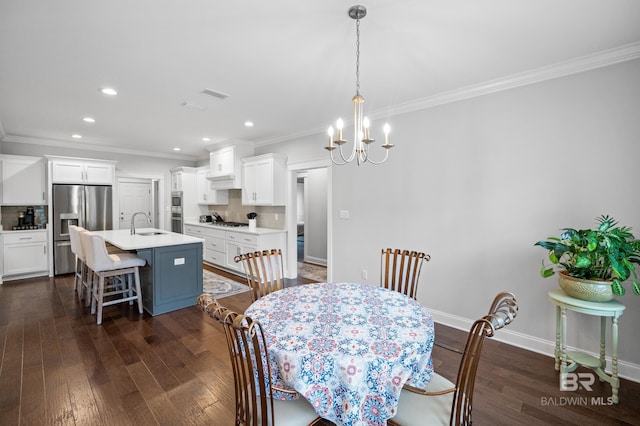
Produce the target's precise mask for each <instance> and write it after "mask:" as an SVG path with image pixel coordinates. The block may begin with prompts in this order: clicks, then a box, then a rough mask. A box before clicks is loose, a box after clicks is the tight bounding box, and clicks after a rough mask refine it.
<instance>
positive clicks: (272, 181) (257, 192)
mask: <svg viewBox="0 0 640 426" xmlns="http://www.w3.org/2000/svg"><path fill="white" fill-rule="evenodd" d="M286 160H287V157H286V156H284V155H281V154H264V155H259V156H256V157H250V158H245V159H244V160H243V161H242V162H243V165H242V169H243V182H242V204H243V205H245V206H281V205H284V204H285V201H286V200H285V198H286V171H287V166H286Z"/></svg>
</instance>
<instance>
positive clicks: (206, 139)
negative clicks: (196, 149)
mask: <svg viewBox="0 0 640 426" xmlns="http://www.w3.org/2000/svg"><path fill="white" fill-rule="evenodd" d="M202 140H203V142H209V141H210V140H211V139H209V138H202Z"/></svg>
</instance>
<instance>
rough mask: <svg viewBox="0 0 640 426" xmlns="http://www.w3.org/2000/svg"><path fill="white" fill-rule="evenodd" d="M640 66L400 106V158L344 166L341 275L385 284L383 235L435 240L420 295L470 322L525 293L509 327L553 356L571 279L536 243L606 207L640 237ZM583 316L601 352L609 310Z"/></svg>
mask: <svg viewBox="0 0 640 426" xmlns="http://www.w3.org/2000/svg"><path fill="white" fill-rule="evenodd" d="M639 76H640V60H635V61H632V62H627V63H623V64H618V65H613V66H610V67H606V68H600V69H596V70H592V71H589V72H584V73H580V74H575V75H571V76H568V77H563V78H558V79H554V80H550V81H546V82H542V83H537V84H534V85H529V86H524V87H520V88H515V89H511V90H508V91H503V92H499V93H495V94H491V95H486V96H482V97H477V98H472V99H468V100H464V101H459V102H455V103H451V104H447V105H442V106H439V107H434V108H430V109H426V110H422V111H418V112H414V113H410V114H404V115H400V116H394V117H391V119H390V120H389V121H390V122H391V125H392V131H393V133H392V142H393V143H395V144H396V147H395V148H394V149H393V150H392V151H391V158H390V160H389V161H388V162H387V163H385V164H384V165H381V166H372V165H364V166H360V167H357V166H355V165H354V164H351V165H347V166H335V167H333V178H332V182H333V187H332V192H333V199H332V202H333V209H332V211H331V215H332V220H333V224H334V225H333V235H332V237H333V256H332V259H330V260H329V261H330V262H332V265H333V279H334V280H336V281H362V279H361V278H360V277H361V270H362V269H367V270H368V272H369V274H368V275H369V278H370V279H369V282H371V283H372V284H375V283H377V281H378V276H379V275H378V271H379V265H380V259H379V251H380V249H381V248H382V247H400V248H407V249H416V250H422V251H425V252H426V253H429V254H430V255H431V256H432V259H431V261H430V262H429V263H427V264H426V265H425V266H424V268H423V271H422V275H421V280H420V281H421V284H420V288H419V293H418V299H419V301H420V302H422V303H423V304H425V305H426V306H427V307H429V308H430V309H431V310H432V312H433V313H434V317H436V319H437V320H440V321H442V322H445V323H449V324H452V325H455V326H459V327H466V324H467V323H468V321H471V320H472V319H475V318H477V317H479V316H481V315H484V314H485V313H486V310H487V309H488V307H489V304H490V301H491V299H492V298H493V296H494V295H495V294H496V293H497V292H499V291H501V290H508V291H512V292H514V293H515V294H516V296H517V298H518V301H519V304H520V313H519V316H518V319H517V320H516V321H515V322H514V323H513V325H512V326H510V327H509V329H508V330H504V332H501V333H500V334H499V338H503V339H506V340H508V341H510V342H511V343H515V344H518V345H520V346H526V347H529V348H532V349H534V350H538V351H542V352H545V353H547V354H552V351H553V347H552V346H551V342H553V340H554V339H555V312H554V309H553V307H552V305H551V303H550V302H549V300H548V297H547V293H548V291H550V290H553V289H556V288H557V287H558V285H557V281H556V279H555V278H550V279H546V280H545V279H542V278H541V277H540V276H539V267H540V262H541V260H542V258H543V257H544V256H545V252H544V251H543V250H542V249H540V248H539V247H534V245H533V244H534V243H535V242H536V241H538V240H540V239H544V238H546V237H548V236H550V235H556V234H557V231H558V229H559V228H563V227H566V226H572V227H578V228H584V227H590V226H592V225H593V224H594V223H595V222H594V219H595V218H596V217H597V216H599V215H600V214H610V215H613V216H614V217H615V218H616V219H618V220H619V221H620V222H621V223H622V224H624V225H627V226H631V227H633V229H634V230H635V232H636V236H637V237H640V214H639V212H640V203H639V200H638V193H637V191H636V190H635V185H636V183H637V182H638V181H640V168H639V167H638V158H639V154H640V140H639V136H640V120H639V119H638V117H639V116H640V78H639ZM346 99H347V101H348V97H347V98H346ZM374 137H375V136H374ZM378 138H379V136H378ZM325 143H326V141H325V136H324V135H323V134H319V135H315V136H313V137H308V138H305V139H304V140H298V141H296V142H295V143H293V142H288V143H282V144H278V145H272V146H269V147H262V148H261V149H262V150H264V151H265V152H266V151H278V152H284V153H286V154H287V155H288V156H289V161H294V162H296V161H305V160H314V159H317V158H319V157H321V156H323V155H325V152H326V151H324V149H323V146H324V144H325ZM340 210H349V212H350V219H349V220H344V219H339V216H338V213H339V211H340ZM621 301H622V302H623V303H625V304H626V306H627V309H626V311H625V313H624V315H623V316H622V318H621V319H620V347H619V358H620V360H621V361H622V362H621V370H620V371H621V375H623V376H627V377H630V376H631V377H633V378H635V380H640V370H639V369H638V367H639V365H640V344H639V343H638V341H637V340H636V330H635V324H636V323H637V322H638V319H639V311H640V297H637V296H634V295H631V294H629V295H627V296H625V297H624V298H622V299H621ZM569 327H570V333H569V336H568V344H569V345H571V346H576V347H579V348H583V349H586V350H589V351H592V352H597V351H598V349H599V340H598V333H599V322H598V321H597V320H596V319H595V318H592V317H586V316H582V317H581V316H579V315H577V314H575V315H571V316H570V317H569ZM551 362H552V361H550V365H549V367H550V368H553V366H552V364H551Z"/></svg>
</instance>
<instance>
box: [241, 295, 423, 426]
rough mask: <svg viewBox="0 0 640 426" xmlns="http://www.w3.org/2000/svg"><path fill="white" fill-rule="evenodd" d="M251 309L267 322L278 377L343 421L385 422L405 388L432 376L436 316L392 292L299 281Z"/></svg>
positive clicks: (273, 370)
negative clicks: (300, 283) (433, 316)
mask: <svg viewBox="0 0 640 426" xmlns="http://www.w3.org/2000/svg"><path fill="white" fill-rule="evenodd" d="M245 315H246V316H249V317H251V318H253V320H256V321H259V322H260V323H261V324H262V327H263V330H264V333H265V338H266V342H267V351H268V356H269V363H270V365H271V376H272V383H274V385H276V386H279V387H283V388H287V389H292V390H295V391H297V392H298V394H299V395H301V396H302V397H304V398H306V399H307V400H308V401H309V402H310V403H311V404H312V405H313V407H314V408H315V410H316V412H317V413H318V415H319V416H320V417H322V418H325V419H327V420H330V421H332V422H334V423H336V424H337V425H348V426H351V425H386V422H387V420H388V419H389V418H392V417H393V416H395V414H396V410H397V407H398V398H399V397H400V391H401V390H402V386H403V385H404V384H405V383H410V384H411V385H412V386H416V387H420V388H424V387H425V386H426V385H427V384H428V383H429V381H430V380H431V377H432V375H433V363H432V360H431V350H432V347H433V339H434V326H433V319H432V317H431V315H430V314H429V312H428V311H427V309H426V308H425V307H424V306H422V305H421V304H420V303H418V302H417V301H416V300H414V299H412V298H410V297H408V296H406V295H404V294H401V293H398V292H395V291H392V290H388V289H385V288H381V287H377V286H372V285H367V284H357V283H317V284H304V285H298V286H294V287H289V288H285V289H283V290H280V291H276V292H273V293H270V294H268V295H266V296H264V297H262V298H260V299H258V300H257V301H255V302H254V303H253V304H252V305H251V306H249V308H248V309H247V310H246V311H245ZM287 397H289V398H290V396H287V394H284V393H277V392H276V393H274V398H283V399H286V398H287Z"/></svg>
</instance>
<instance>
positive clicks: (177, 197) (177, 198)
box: [171, 191, 182, 207]
mask: <svg viewBox="0 0 640 426" xmlns="http://www.w3.org/2000/svg"><path fill="white" fill-rule="evenodd" d="M171 207H182V191H174V192H172V193H171Z"/></svg>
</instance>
